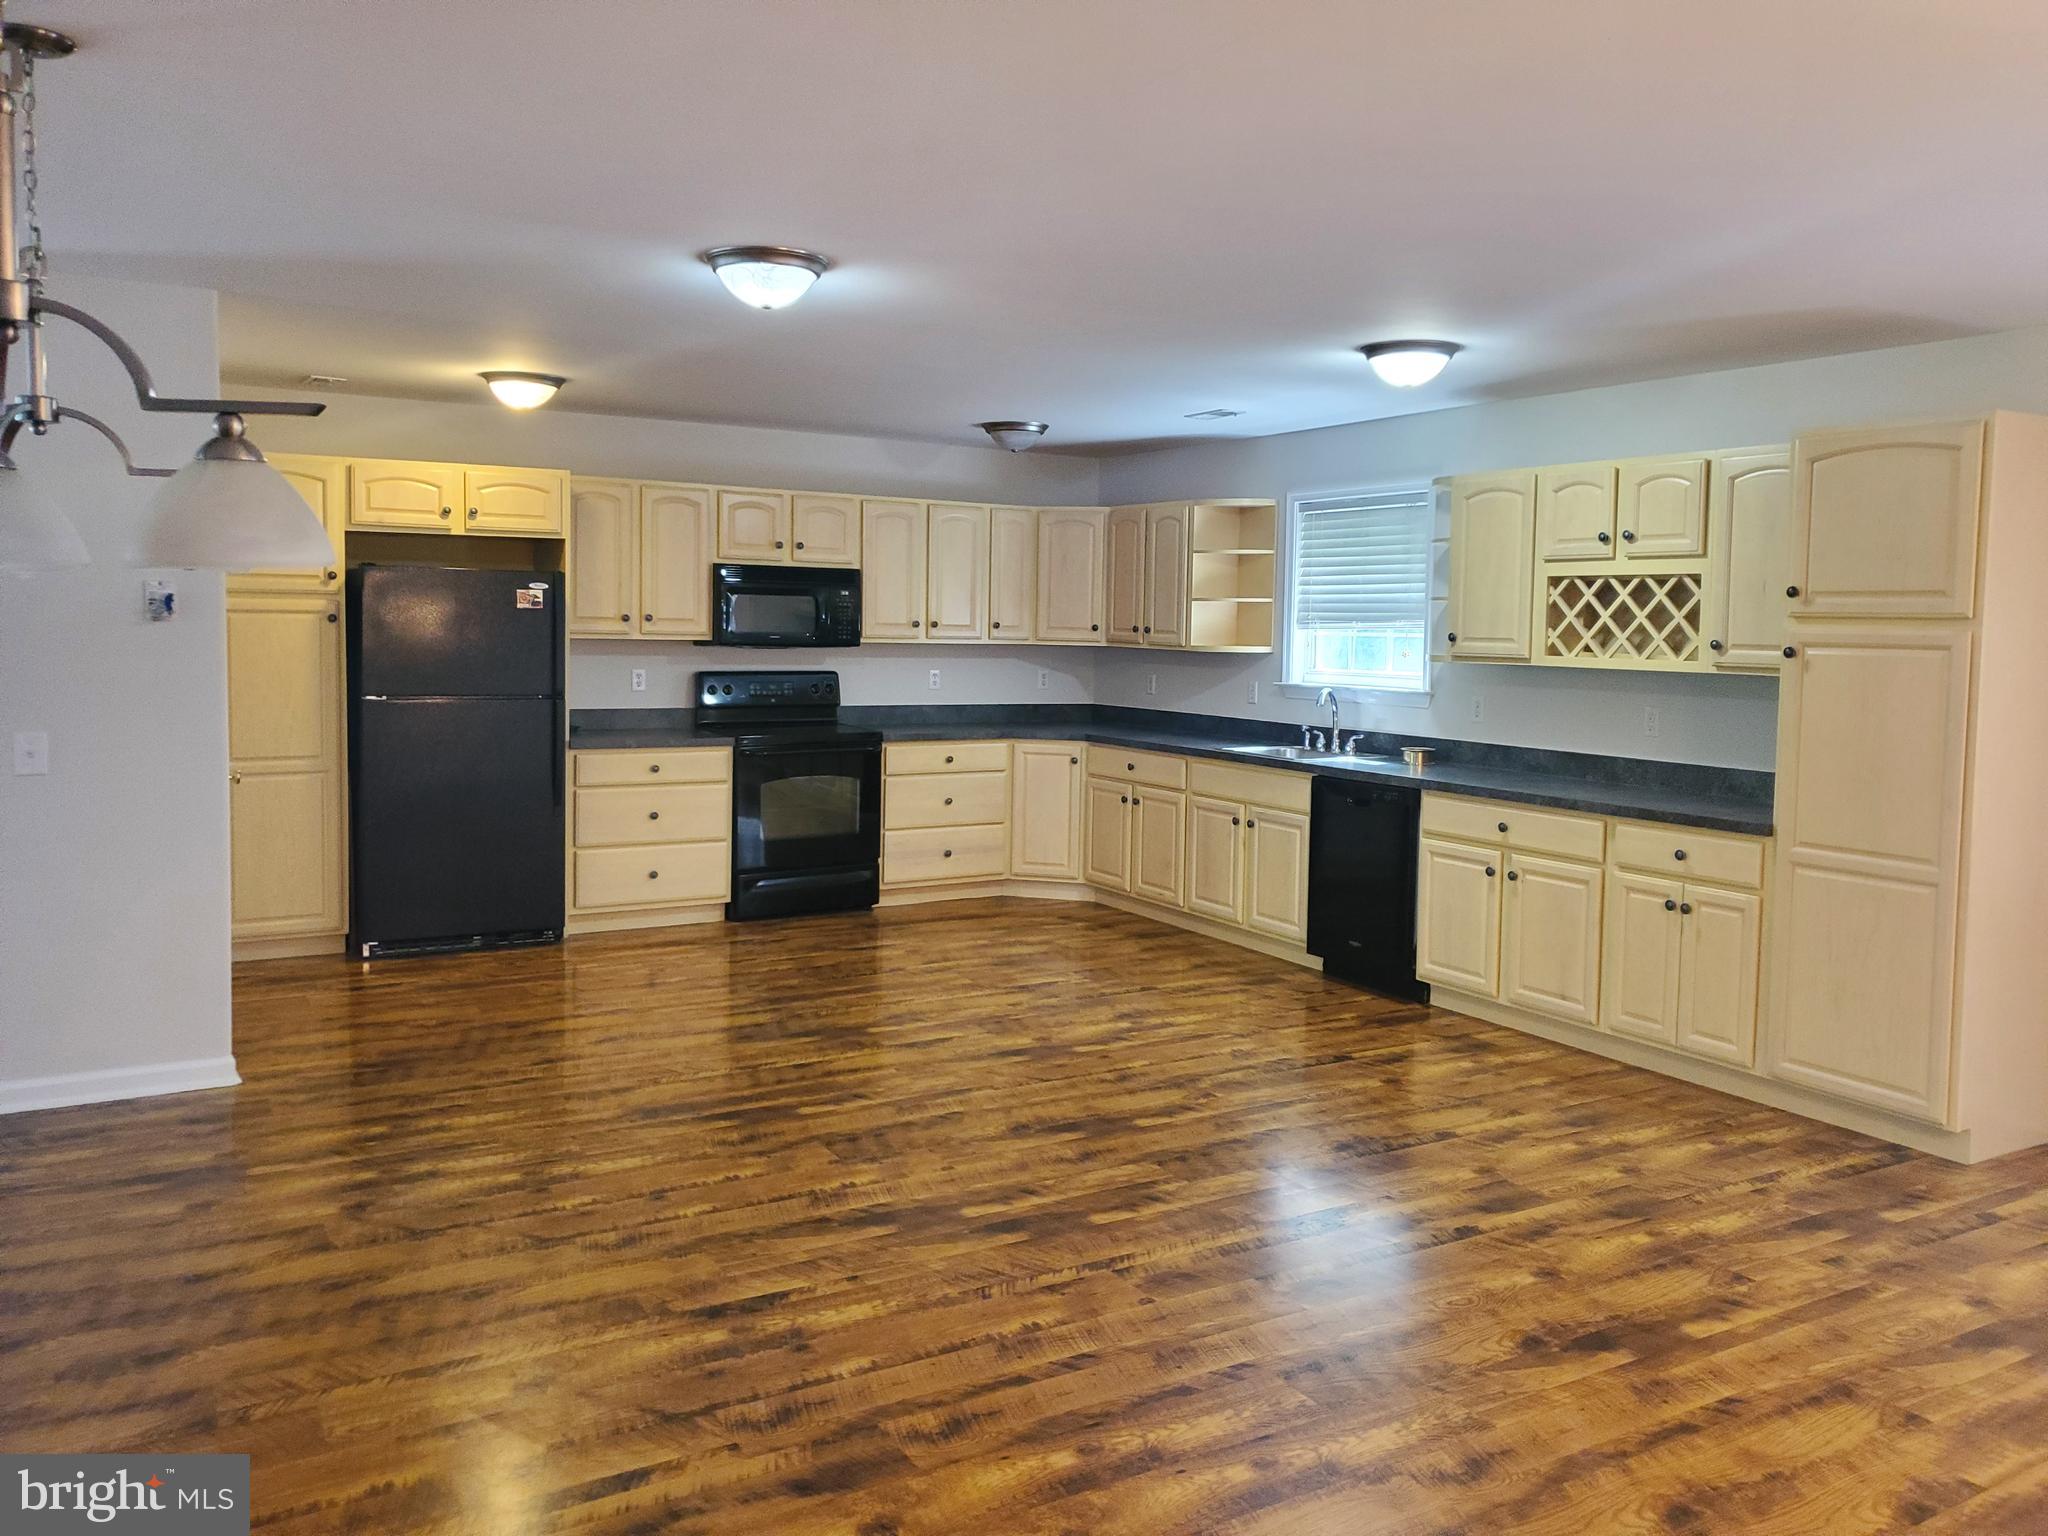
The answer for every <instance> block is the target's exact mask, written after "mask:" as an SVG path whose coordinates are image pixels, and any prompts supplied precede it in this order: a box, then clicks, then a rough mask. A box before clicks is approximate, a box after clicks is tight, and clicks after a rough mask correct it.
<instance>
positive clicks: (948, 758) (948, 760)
mask: <svg viewBox="0 0 2048 1536" xmlns="http://www.w3.org/2000/svg"><path fill="white" fill-rule="evenodd" d="M946 761H947V762H949V763H950V762H951V761H953V754H952V753H950V752H948V753H947V754H946Z"/></svg>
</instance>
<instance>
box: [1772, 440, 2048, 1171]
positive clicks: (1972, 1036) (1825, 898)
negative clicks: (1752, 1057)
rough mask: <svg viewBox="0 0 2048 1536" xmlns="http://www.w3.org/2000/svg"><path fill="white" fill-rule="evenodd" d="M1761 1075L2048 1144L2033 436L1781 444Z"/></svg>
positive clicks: (2003, 1139)
mask: <svg viewBox="0 0 2048 1536" xmlns="http://www.w3.org/2000/svg"><path fill="white" fill-rule="evenodd" d="M1793 493H1794V497H1795V503H1794V514H1793V552H1792V553H1793V559H1792V567H1791V577H1790V580H1789V581H1788V583H1787V587H1786V591H1787V597H1788V599H1789V602H1790V622H1789V626H1788V637H1789V643H1788V644H1787V645H1786V646H1785V647H1784V665H1783V671H1782V683H1781V689H1780V699H1779V725H1778V753H1779V762H1778V786H1777V794H1778V805H1777V823H1778V855H1777V860H1778V867H1777V878H1776V882H1775V883H1776V895H1775V896H1774V898H1773V903H1774V904H1773V908H1772V913H1773V915H1772V918H1771V921H1772V923H1773V927H1774V933H1773V937H1772V943H1771V970H1772V976H1771V991H1772V997H1773V1001H1774V1006H1773V1007H1772V1009H1771V1010H1770V1025H1769V1028H1768V1029H1767V1031H1766V1039H1767V1048H1766V1055H1767V1060H1766V1065H1767V1068H1768V1070H1769V1071H1771V1072H1772V1073H1773V1074H1774V1075H1775V1076H1777V1077H1778V1078H1780V1079H1781V1080H1783V1081H1785V1082H1787V1083H1791V1084H1796V1085H1798V1086H1800V1087H1803V1088H1808V1089H1814V1090H1818V1091H1821V1092H1824V1093H1827V1094H1829V1095H1831V1096H1833V1097H1836V1098H1839V1099H1844V1100H1848V1101H1851V1102H1854V1103H1857V1104H1861V1105H1864V1106H1867V1107H1869V1108H1871V1109H1875V1110H1880V1111H1883V1112H1886V1113H1887V1114H1890V1115H1894V1116H1900V1117H1905V1118H1909V1119H1914V1120H1919V1121H1922V1122H1931V1123H1932V1124H1934V1125H1936V1126H1938V1127H1941V1128H1943V1129H1944V1130H1947V1131H1950V1132H1954V1133H1957V1136H1956V1145H1955V1147H1954V1148H1953V1150H1954V1151H1955V1152H1956V1153H1957V1154H1958V1155H1961V1156H1964V1157H1966V1158H1969V1159H1971V1160H1975V1159H1979V1158H1984V1157H1991V1156H1996V1155H1998V1154H1999V1153H2001V1152H2005V1151H2009V1150H2012V1149H2014V1148H2017V1147H2022V1146H2027V1145H2032V1144H2034V1143H2036V1142H2040V1141H2042V1140H2044V1139H2048V1013H2044V1007H2048V1005H2044V1001H2043V1000H2044V998H2048V945H2044V944H2043V943H2042V941H2041V937H2040V933H2039V923H2040V917H2041V914H2042V912H2044V911H2048V856H2044V855H2048V799H2044V796H2043V794H2042V791H2041V788H2040V783H2039V779H2040V765H2041V762H2042V760H2043V757H2044V754H2048V686H2044V684H2043V681H2042V678H2043V659H2044V657H2048V605H2044V604H2043V603H2042V601H2041V596H2040V587H2041V573H2042V572H2044V571H2048V418H2043V417H2038V416H2027V415H2020V414H2016V413H2011V412H1999V413H1997V414H1995V415H1993V416H1992V417H1990V418H1989V420H1988V421H1986V420H1979V421H1965V422H1951V423H1941V424H1936V425H1931V426H1920V427H1904V428H1880V429H1867V430H1843V431H1829V432H1820V433H1813V434H1809V435H1807V436H1805V437H1802V438H1800V439H1799V441H1798V442H1797V444H1796V445H1795V451H1794V462H1793Z"/></svg>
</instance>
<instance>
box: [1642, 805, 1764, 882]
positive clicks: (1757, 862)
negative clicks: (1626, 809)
mask: <svg viewBox="0 0 2048 1536" xmlns="http://www.w3.org/2000/svg"><path fill="white" fill-rule="evenodd" d="M1614 862H1615V863H1616V864H1618V865H1620V866H1621V867H1622V868H1624V869H1640V870H1642V871H1644V872H1645V873H1648V874H1653V875H1664V876H1667V877H1668V878H1670V879H1673V880H1678V879H1685V880H1709V881H1712V882H1714V883H1715V884H1717V885H1740V886H1746V887H1748V888H1749V889H1750V890H1755V889H1757V888H1758V887H1759V886H1761V885H1762V884H1763V883H1764V845H1763V841H1762V839H1760V838H1754V837H1738V836H1735V835H1733V834H1731V833H1727V832H1701V831H1698V830H1697V829H1695V828H1692V827H1664V826H1656V825H1653V824H1651V823H1648V822H1641V821H1618V822H1616V823H1615V824H1614Z"/></svg>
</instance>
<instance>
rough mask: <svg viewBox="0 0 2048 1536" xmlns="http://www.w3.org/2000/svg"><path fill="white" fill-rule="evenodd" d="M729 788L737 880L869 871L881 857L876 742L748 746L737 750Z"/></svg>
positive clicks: (879, 761)
mask: <svg viewBox="0 0 2048 1536" xmlns="http://www.w3.org/2000/svg"><path fill="white" fill-rule="evenodd" d="M732 791H733V815H732V868H733V874H734V876H735V877H737V878H739V879H744V878H745V877H746V876H749V875H784V874H810V873H826V872H830V871H838V870H866V871H872V870H873V869H875V868H876V866H877V865H878V864H879V862H880V859H881V851H882V754H881V751H880V749H879V748H875V747H831V746H789V747H776V746H749V747H746V748H745V749H743V750H742V751H740V752H738V753H736V754H734V757H733V786H732Z"/></svg>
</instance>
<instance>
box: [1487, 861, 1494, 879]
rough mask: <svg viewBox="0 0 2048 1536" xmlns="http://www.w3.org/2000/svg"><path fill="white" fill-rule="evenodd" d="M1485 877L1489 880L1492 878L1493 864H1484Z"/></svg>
mask: <svg viewBox="0 0 2048 1536" xmlns="http://www.w3.org/2000/svg"><path fill="white" fill-rule="evenodd" d="M1486 878H1487V879H1489V880H1491V879H1492V878H1493V866H1492V865H1491V864H1489V865H1487V866H1486Z"/></svg>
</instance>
